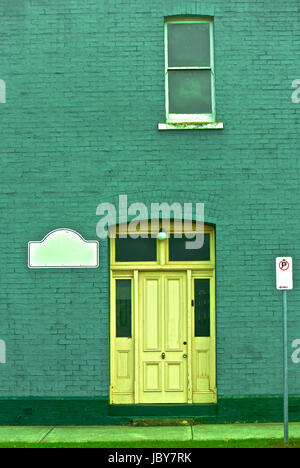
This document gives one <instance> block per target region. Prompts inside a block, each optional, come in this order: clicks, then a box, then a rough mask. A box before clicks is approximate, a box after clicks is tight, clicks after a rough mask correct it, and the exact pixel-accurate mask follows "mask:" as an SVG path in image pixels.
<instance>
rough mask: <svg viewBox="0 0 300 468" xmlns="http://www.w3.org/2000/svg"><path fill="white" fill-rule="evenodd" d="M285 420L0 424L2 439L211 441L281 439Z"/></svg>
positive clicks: (298, 430)
mask: <svg viewBox="0 0 300 468" xmlns="http://www.w3.org/2000/svg"><path fill="white" fill-rule="evenodd" d="M289 437H290V438H300V423H290V424H289ZM281 438H283V424H279V423H278V424H219V425H212V424H203V425H195V426H184V427H182V426H167V427H166V426H160V427H132V426H67V427H62V426H59V427H58V426H57V427H55V426H43V427H34V426H0V443H7V442H27V443H62V442H64V443H72V442H73V443H77V442H106V441H109V442H110V441H114V442H124V441H125V442H128V441H145V440H148V441H157V440H159V441H174V442H175V441H191V440H198V441H208V440H232V439H236V440H246V439H281Z"/></svg>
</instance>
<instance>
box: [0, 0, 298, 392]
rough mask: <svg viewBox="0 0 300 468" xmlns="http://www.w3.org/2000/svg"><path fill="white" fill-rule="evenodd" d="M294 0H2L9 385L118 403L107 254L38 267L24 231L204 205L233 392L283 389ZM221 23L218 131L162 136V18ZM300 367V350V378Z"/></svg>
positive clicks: (224, 378)
mask: <svg viewBox="0 0 300 468" xmlns="http://www.w3.org/2000/svg"><path fill="white" fill-rule="evenodd" d="M299 10H300V6H299V1H298V0H290V1H289V2H277V3H276V2H275V3H274V2H273V1H271V0H265V1H255V0H252V1H250V0H248V1H246V0H236V1H235V0H232V1H230V2H224V1H221V0H210V1H196V0H195V1H191V0H185V1H183V0H180V1H179V0H164V2H161V1H158V0H153V1H152V2H150V3H149V2H147V1H145V0H134V1H129V0H123V1H115V0H109V1H107V0H85V1H84V2H82V1H79V0H68V2H58V1H57V0H47V2H45V1H44V0H18V1H17V0H2V1H1V3H0V13H1V18H2V19H1V41H0V54H1V57H2V60H1V68H0V79H3V80H5V82H6V87H7V102H6V104H0V114H1V134H2V136H1V139H0V148H1V171H0V178H1V185H0V203H1V239H0V249H1V264H0V273H1V283H0V285H1V288H0V339H3V340H5V341H6V345H7V363H6V364H0V396H1V397H3V398H5V397H52V398H55V397H81V398H83V397H87V398H94V397H95V398H96V397H97V398H101V397H103V399H104V400H105V399H107V396H108V387H109V336H108V330H109V258H108V245H107V242H106V241H102V240H101V241H100V268H99V269H93V270H84V269H78V270H77V269H74V270H71V269H68V270H29V269H28V267H27V242H28V241H30V240H35V241H36V240H41V239H42V238H43V237H44V236H45V235H46V234H47V233H48V232H49V231H51V230H53V229H56V228H60V227H68V228H71V229H74V230H76V231H78V232H79V233H80V234H81V235H82V236H83V237H84V238H86V239H95V238H96V224H97V222H98V220H99V216H96V208H97V206H98V204H99V203H102V202H114V201H117V199H118V195H119V194H127V195H128V202H129V203H131V202H133V201H139V202H144V203H146V204H147V205H148V206H149V204H150V203H151V202H163V201H166V202H169V203H170V202H173V201H178V202H182V203H184V202H193V203H196V202H198V203H204V204H205V220H206V222H209V223H214V224H215V225H216V255H217V291H216V297H217V386H218V392H219V395H220V396H221V397H222V396H223V397H229V396H230V395H235V396H239V395H248V396H253V395H275V394H277V395H278V394H280V393H281V391H282V371H281V366H282V329H281V313H282V311H281V307H282V306H281V293H280V292H277V291H276V290H275V271H274V265H275V257H276V256H282V255H286V256H293V258H294V283H295V284H294V290H293V291H291V292H289V293H288V307H289V337H288V339H289V356H290V355H291V353H292V348H291V343H292V341H293V340H294V339H297V338H298V339H299V338H300V286H299V281H298V277H299V274H300V266H299V262H298V261H297V259H298V257H299V256H300V234H299V232H300V216H299V215H300V213H299V195H300V194H299V173H300V162H299V149H298V144H299V129H300V120H299V117H300V104H299V105H296V104H293V103H292V100H291V94H292V91H293V90H292V87H291V84H292V81H293V80H294V79H297V78H300V75H299V74H300V71H299V60H300V47H299V45H300V20H299V13H300V11H299ZM185 14H194V15H211V16H214V23H215V68H216V102H217V120H218V121H221V122H224V129H223V130H216V131H212V130H210V131H169V132H167V131H158V130H157V124H158V123H159V122H164V121H165V110H164V28H163V23H164V17H165V16H171V15H185ZM299 383H300V364H298V365H297V364H293V363H292V361H291V359H290V357H289V386H290V387H289V388H290V392H291V393H293V394H298V393H299Z"/></svg>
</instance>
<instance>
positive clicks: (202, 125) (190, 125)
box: [158, 122, 223, 130]
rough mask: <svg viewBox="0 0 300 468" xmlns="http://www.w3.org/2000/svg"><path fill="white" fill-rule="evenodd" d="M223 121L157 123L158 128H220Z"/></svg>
mask: <svg viewBox="0 0 300 468" xmlns="http://www.w3.org/2000/svg"><path fill="white" fill-rule="evenodd" d="M222 128H223V122H178V123H159V124H158V130H220V129H222Z"/></svg>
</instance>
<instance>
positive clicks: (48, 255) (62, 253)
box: [28, 229, 99, 268]
mask: <svg viewBox="0 0 300 468" xmlns="http://www.w3.org/2000/svg"><path fill="white" fill-rule="evenodd" d="M28 266H29V268H97V267H98V266H99V242H98V241H86V240H85V239H83V237H82V236H81V235H80V234H78V232H76V231H73V230H72V229H55V230H54V231H51V232H49V234H47V235H46V236H45V237H44V239H43V240H41V241H36V242H33V241H32V242H28Z"/></svg>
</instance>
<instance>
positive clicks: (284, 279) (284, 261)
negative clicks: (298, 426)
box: [276, 257, 293, 444]
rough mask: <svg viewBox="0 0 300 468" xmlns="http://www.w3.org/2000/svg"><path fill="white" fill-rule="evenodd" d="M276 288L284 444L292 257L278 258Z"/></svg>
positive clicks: (287, 412) (287, 426)
mask: <svg viewBox="0 0 300 468" xmlns="http://www.w3.org/2000/svg"><path fill="white" fill-rule="evenodd" d="M276 288H277V289H280V290H281V291H282V308H283V382H284V383H283V401H284V405H283V406H284V409H283V413H284V443H285V444H287V443H288V440H289V401H288V398H289V394H288V357H287V294H286V291H287V290H288V289H293V260H292V257H277V258H276Z"/></svg>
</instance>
